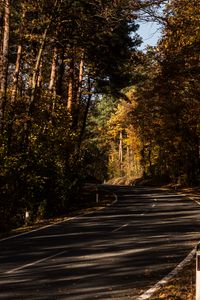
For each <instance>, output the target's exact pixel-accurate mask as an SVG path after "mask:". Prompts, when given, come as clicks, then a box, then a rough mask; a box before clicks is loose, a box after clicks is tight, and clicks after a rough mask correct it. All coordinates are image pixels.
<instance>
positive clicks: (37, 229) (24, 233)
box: [0, 193, 118, 243]
mask: <svg viewBox="0 0 200 300" xmlns="http://www.w3.org/2000/svg"><path fill="white" fill-rule="evenodd" d="M113 195H114V197H115V200H114V201H113V202H111V203H110V204H109V205H107V206H104V207H100V208H99V209H97V210H96V211H92V212H85V213H83V214H81V215H79V216H75V217H69V218H67V219H66V220H62V221H58V222H55V223H53V224H49V225H45V226H42V227H39V228H36V229H33V230H30V231H26V232H22V233H19V234H15V235H12V236H9V237H6V238H2V239H0V243H1V242H4V241H7V240H11V239H15V238H18V237H21V236H24V235H28V234H30V233H32V232H37V231H40V230H43V229H46V228H48V227H53V226H56V225H59V224H62V223H66V222H68V221H72V220H75V219H78V218H79V217H82V216H85V215H89V214H92V213H95V212H97V211H100V210H103V209H106V208H107V207H110V206H112V205H113V204H115V203H116V202H117V201H118V196H117V194H115V193H113Z"/></svg>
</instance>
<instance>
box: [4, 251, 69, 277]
mask: <svg viewBox="0 0 200 300" xmlns="http://www.w3.org/2000/svg"><path fill="white" fill-rule="evenodd" d="M65 252H66V251H62V252H59V253H56V254H54V255H50V256H47V257H44V258H42V259H39V260H36V261H34V262H32V263H29V264H25V265H23V266H20V267H18V268H14V269H12V270H10V271H7V272H6V274H13V273H15V272H17V271H20V270H23V269H26V268H29V267H32V266H35V265H37V264H39V263H41V262H44V261H46V260H49V259H51V258H54V257H57V256H60V255H62V254H64V253H65Z"/></svg>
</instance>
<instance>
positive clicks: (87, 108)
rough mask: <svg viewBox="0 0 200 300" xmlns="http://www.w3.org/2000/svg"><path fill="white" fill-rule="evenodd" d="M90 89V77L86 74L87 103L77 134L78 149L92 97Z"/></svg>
mask: <svg viewBox="0 0 200 300" xmlns="http://www.w3.org/2000/svg"><path fill="white" fill-rule="evenodd" d="M91 90H92V85H91V80H90V77H89V75H88V99H87V104H86V108H85V112H84V116H83V122H82V126H81V130H80V135H79V141H78V150H80V148H81V143H82V140H83V135H84V132H85V128H86V122H87V116H88V112H89V108H90V103H91V99H92V93H91Z"/></svg>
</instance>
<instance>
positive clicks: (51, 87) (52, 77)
mask: <svg viewBox="0 0 200 300" xmlns="http://www.w3.org/2000/svg"><path fill="white" fill-rule="evenodd" d="M57 60H58V49H57V47H54V49H53V58H52V64H51V75H50V81H49V91H50V92H53V93H55V89H56V70H57Z"/></svg>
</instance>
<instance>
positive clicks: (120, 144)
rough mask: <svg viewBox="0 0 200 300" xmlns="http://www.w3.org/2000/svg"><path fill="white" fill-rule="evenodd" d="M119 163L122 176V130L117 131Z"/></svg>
mask: <svg viewBox="0 0 200 300" xmlns="http://www.w3.org/2000/svg"><path fill="white" fill-rule="evenodd" d="M119 165H120V176H123V134H122V130H121V131H120V133H119Z"/></svg>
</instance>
